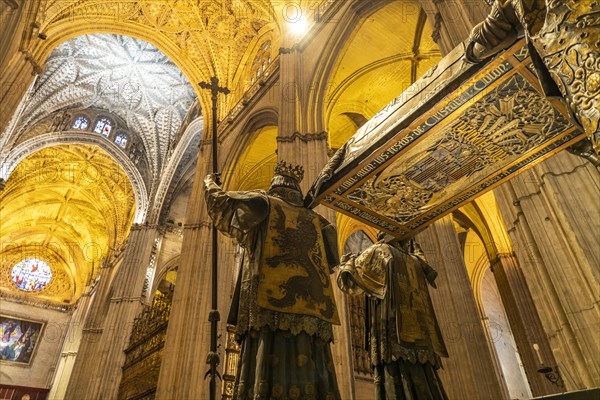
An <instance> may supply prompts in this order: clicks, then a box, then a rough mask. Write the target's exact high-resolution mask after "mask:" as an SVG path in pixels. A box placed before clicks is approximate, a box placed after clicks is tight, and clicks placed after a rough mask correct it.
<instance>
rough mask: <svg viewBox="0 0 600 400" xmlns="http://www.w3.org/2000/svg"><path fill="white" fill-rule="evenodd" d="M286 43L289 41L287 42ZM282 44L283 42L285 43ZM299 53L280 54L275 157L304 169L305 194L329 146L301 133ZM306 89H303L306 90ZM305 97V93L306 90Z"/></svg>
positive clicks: (340, 361) (343, 365) (338, 347)
mask: <svg viewBox="0 0 600 400" xmlns="http://www.w3.org/2000/svg"><path fill="white" fill-rule="evenodd" d="M287 40H288V42H289V41H290V38H288V39H287ZM284 43H285V42H284ZM301 66H302V53H301V52H300V51H299V50H298V49H297V48H296V46H291V47H289V48H282V49H281V50H280V73H279V79H280V85H281V89H282V94H281V102H280V112H279V126H278V129H279V135H278V136H277V156H278V159H279V160H280V161H281V160H283V161H286V162H288V163H290V162H291V163H294V164H298V165H302V166H303V167H304V180H303V181H302V183H301V187H302V192H303V193H304V194H306V192H307V191H308V188H309V187H310V185H311V184H312V182H313V181H314V179H315V178H316V177H317V175H318V174H319V172H321V170H322V168H323V167H324V166H325V164H326V163H327V160H328V159H329V157H328V151H329V145H328V141H327V139H328V135H327V132H303V130H304V129H305V127H306V126H308V125H309V124H308V121H306V119H307V116H306V110H304V109H302V104H303V97H302V94H303V91H302V86H301V84H307V82H310V80H309V79H303V72H302V68H301ZM305 89H306V88H305ZM304 93H305V94H306V93H307V91H306V90H305V91H304ZM315 211H316V212H318V213H320V214H321V215H323V216H324V217H325V218H327V220H328V221H329V222H331V223H333V224H335V221H336V216H335V212H334V211H332V210H331V209H328V208H325V207H323V206H318V207H317V208H316V209H315ZM332 284H333V288H334V295H335V299H336V304H337V307H338V312H339V315H340V320H341V323H342V325H341V326H334V327H333V333H334V338H335V342H334V343H333V345H332V353H333V359H334V363H335V369H336V374H337V378H338V384H339V388H340V393H341V395H342V398H343V399H354V397H355V396H354V389H353V387H354V370H353V367H352V359H351V357H352V354H350V352H349V351H348V350H349V346H348V344H349V343H350V340H351V339H350V331H349V326H350V325H349V324H350V321H349V319H348V316H349V313H348V310H347V308H348V305H347V301H346V298H345V297H344V296H345V295H344V293H342V292H341V291H340V290H339V289H338V287H337V284H336V283H335V277H334V276H332Z"/></svg>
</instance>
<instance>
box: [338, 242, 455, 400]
mask: <svg viewBox="0 0 600 400" xmlns="http://www.w3.org/2000/svg"><path fill="white" fill-rule="evenodd" d="M380 236H383V235H381V234H380ZM391 243H394V244H388V243H386V242H385V241H383V240H380V241H379V242H378V243H376V244H374V245H372V246H370V247H368V248H367V249H365V250H364V251H362V252H361V253H360V254H358V255H356V254H347V255H344V257H343V258H342V264H341V265H340V272H339V275H338V286H339V287H340V289H342V290H343V291H345V292H348V293H350V294H359V293H362V292H364V293H366V294H367V296H369V298H370V300H369V305H368V307H369V308H368V313H369V315H370V321H369V326H370V332H369V337H370V348H371V352H370V354H371V364H372V365H373V369H374V372H375V398H376V399H377V400H405V399H414V400H417V399H431V400H444V399H446V398H447V397H446V392H445V391H444V388H443V386H442V383H441V381H440V379H439V377H438V375H437V372H436V371H437V370H438V369H439V368H440V367H441V361H440V357H448V352H447V350H446V346H445V344H444V340H443V339H442V335H441V333H440V328H439V326H438V323H437V320H436V317H435V313H434V311H433V305H432V303H431V298H430V297H429V292H428V289H427V285H428V284H429V285H431V286H433V287H435V283H434V282H435V278H436V276H437V273H436V272H435V271H434V270H433V268H431V267H430V266H429V265H428V264H427V263H426V262H425V261H424V259H423V257H422V253H421V252H420V251H418V246H417V245H416V244H415V243H414V241H413V240H412V239H407V240H404V241H402V242H400V243H397V242H394V241H391Z"/></svg>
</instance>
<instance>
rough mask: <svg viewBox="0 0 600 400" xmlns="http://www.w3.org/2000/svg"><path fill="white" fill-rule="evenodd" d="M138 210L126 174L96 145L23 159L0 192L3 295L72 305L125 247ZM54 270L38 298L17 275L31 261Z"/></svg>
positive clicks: (68, 147) (54, 150) (64, 148)
mask: <svg viewBox="0 0 600 400" xmlns="http://www.w3.org/2000/svg"><path fill="white" fill-rule="evenodd" d="M134 211H135V204H134V195H133V189H132V187H131V184H130V182H129V180H128V179H127V176H126V175H125V172H124V171H123V170H122V169H121V167H120V166H119V165H118V164H117V163H116V162H115V161H114V160H113V159H112V158H111V157H110V156H109V155H108V154H107V153H105V152H104V151H103V150H101V149H100V148H98V147H97V146H88V145H66V146H57V147H49V148H46V149H43V150H40V151H38V152H36V153H34V154H32V155H30V156H29V157H27V158H26V159H25V160H23V161H22V162H21V163H20V164H19V165H18V166H17V168H16V169H15V170H14V171H13V173H12V174H11V176H10V178H9V180H8V181H7V183H6V187H5V189H4V190H3V191H1V192H0V241H1V243H2V244H3V246H2V249H1V252H0V259H1V261H2V263H1V270H0V289H1V290H2V293H3V294H5V295H6V294H8V295H9V296H17V297H19V296H25V295H27V296H28V298H29V299H31V298H32V297H31V296H36V297H35V298H36V299H37V300H46V301H50V302H52V303H58V304H72V303H74V302H75V301H76V300H77V299H78V298H79V296H80V295H81V293H82V291H83V288H84V287H85V286H86V285H87V284H88V283H90V281H91V279H93V278H94V276H95V275H96V273H97V272H98V270H99V268H100V266H101V263H102V261H103V259H104V258H105V257H106V256H107V255H109V254H110V253H113V252H114V251H117V250H118V249H119V248H120V247H121V246H122V245H123V243H124V241H125V239H126V238H127V235H128V233H129V228H130V226H131V222H132V219H133V214H134ZM30 257H34V258H38V259H41V260H43V261H45V262H46V263H48V264H49V265H50V268H51V270H52V274H53V278H52V279H51V280H50V282H49V284H48V286H47V287H45V288H44V289H42V290H40V291H39V292H35V293H31V292H23V291H22V290H19V289H18V288H17V287H16V286H15V285H14V284H13V282H12V281H11V269H12V268H13V266H14V265H15V264H16V263H17V262H19V261H21V260H23V259H25V258H30Z"/></svg>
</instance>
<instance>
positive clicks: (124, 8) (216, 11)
mask: <svg viewBox="0 0 600 400" xmlns="http://www.w3.org/2000/svg"><path fill="white" fill-rule="evenodd" d="M273 13H274V11H273V8H272V7H271V2H270V1H269V0H235V1H200V2H192V1H185V0H184V1H175V0H171V1H160V2H156V1H128V0H122V1H112V2H108V3H107V2H97V1H94V0H84V1H78V2H72V1H62V0H54V1H49V2H47V3H45V9H44V10H43V11H42V12H41V13H40V15H41V16H42V18H41V21H40V22H41V24H40V32H43V34H44V35H46V37H47V39H46V40H45V41H37V42H36V43H35V44H34V47H33V49H32V53H33V54H34V56H35V57H36V58H37V59H38V61H39V62H40V63H43V61H44V60H45V58H46V57H47V55H48V54H49V52H50V51H51V50H52V49H53V48H54V47H55V46H56V45H58V44H59V43H61V42H62V41H64V40H67V39H70V38H73V37H75V36H79V35H82V34H85V33H98V32H111V33H119V34H123V35H128V36H133V37H137V38H140V39H143V40H147V41H148V42H150V43H152V44H154V45H156V46H157V47H158V48H160V49H161V50H162V51H164V52H165V54H167V56H169V58H170V59H171V60H173V61H174V62H175V63H176V64H177V65H178V66H179V67H180V68H181V69H182V71H183V72H184V73H185V74H186V75H187V77H188V78H189V79H190V81H191V82H194V83H198V82H200V81H207V80H208V79H209V78H210V77H211V76H217V77H218V78H219V79H220V81H221V84H223V85H227V86H230V87H234V86H235V85H234V82H235V80H236V79H237V78H238V77H237V76H236V73H237V70H238V67H239V65H240V64H242V63H243V61H245V60H243V59H244V56H245V55H246V51H247V49H248V48H249V47H250V46H251V43H252V42H253V41H254V40H256V39H257V38H258V37H260V36H261V35H263V34H264V33H265V32H267V31H270V30H272V29H274V28H275V27H276V23H275V16H274V15H273ZM208 98H209V97H208V96H206V95H205V99H208ZM203 105H206V104H203Z"/></svg>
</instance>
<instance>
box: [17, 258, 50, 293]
mask: <svg viewBox="0 0 600 400" xmlns="http://www.w3.org/2000/svg"><path fill="white" fill-rule="evenodd" d="M11 276H12V281H13V283H14V284H15V286H16V287H18V288H19V289H21V290H26V291H28V292H32V291H37V290H42V289H43V288H44V287H46V285H47V284H48V282H50V279H52V271H51V270H50V266H49V265H48V264H47V263H46V262H44V261H42V260H40V259H37V258H26V259H24V260H23V261H21V262H19V263H17V264H16V265H15V266H14V267H13V269H12V271H11Z"/></svg>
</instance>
